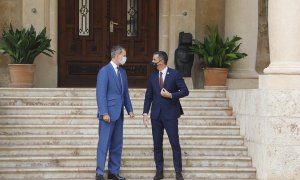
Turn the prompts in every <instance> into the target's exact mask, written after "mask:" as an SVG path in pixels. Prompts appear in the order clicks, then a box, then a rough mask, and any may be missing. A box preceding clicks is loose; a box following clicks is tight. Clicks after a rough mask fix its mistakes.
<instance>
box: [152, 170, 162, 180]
mask: <svg viewBox="0 0 300 180" xmlns="http://www.w3.org/2000/svg"><path fill="white" fill-rule="evenodd" d="M163 178H164V172H163V171H156V174H155V176H154V178H153V180H161V179H163Z"/></svg>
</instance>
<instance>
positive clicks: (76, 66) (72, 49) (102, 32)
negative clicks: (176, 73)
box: [58, 0, 159, 87]
mask: <svg viewBox="0 0 300 180" xmlns="http://www.w3.org/2000/svg"><path fill="white" fill-rule="evenodd" d="M58 9H59V11H58V19H59V20H58V22H59V25H58V42H59V43H58V86H59V87H95V85H96V78H97V73H98V71H99V69H100V68H101V67H102V66H103V65H105V64H107V63H108V62H109V61H110V59H111V58H110V50H111V47H112V46H114V45H121V46H123V47H125V48H126V50H127V62H126V64H125V66H124V67H125V69H126V71H127V75H128V81H129V86H130V87H146V80H147V76H148V75H149V74H150V73H151V72H152V69H151V66H150V62H151V60H152V54H153V52H154V51H156V50H157V49H158V9H159V8H158V0H59V1H58Z"/></svg>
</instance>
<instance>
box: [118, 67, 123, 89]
mask: <svg viewBox="0 0 300 180" xmlns="http://www.w3.org/2000/svg"><path fill="white" fill-rule="evenodd" d="M117 75H118V79H119V83H120V85H121V88H122V79H121V74H120V70H119V67H117Z"/></svg>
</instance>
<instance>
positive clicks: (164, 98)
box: [143, 51, 189, 180]
mask: <svg viewBox="0 0 300 180" xmlns="http://www.w3.org/2000/svg"><path fill="white" fill-rule="evenodd" d="M167 62H168V55H167V54H166V53H165V52H164V51H157V52H155V53H154V54H153V60H152V65H153V66H154V68H155V70H156V71H155V72H153V73H152V74H150V76H149V78H148V81H147V90H146V94H145V101H144V110H143V116H144V117H143V121H144V125H145V126H146V127H147V126H148V125H149V122H148V113H149V109H150V107H151V115H150V118H151V125H152V136H153V144H154V160H155V164H156V174H155V176H154V178H153V179H154V180H159V179H163V176H164V175H163V169H164V158H163V135H164V129H165V130H166V132H167V134H168V137H169V141H170V144H171V147H172V152H173V163H174V168H175V172H176V180H183V176H182V174H181V171H182V160H181V148H180V144H179V135H178V118H179V117H180V115H182V114H183V110H182V107H181V104H180V101H179V99H180V98H182V97H185V96H187V95H188V94H189V90H188V88H187V87H186V84H185V82H184V80H183V78H182V76H181V74H180V73H179V72H177V71H176V70H174V69H171V68H169V67H167Z"/></svg>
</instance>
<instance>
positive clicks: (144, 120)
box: [143, 114, 149, 127]
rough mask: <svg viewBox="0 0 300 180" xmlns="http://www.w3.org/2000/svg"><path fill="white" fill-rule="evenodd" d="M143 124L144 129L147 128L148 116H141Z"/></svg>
mask: <svg viewBox="0 0 300 180" xmlns="http://www.w3.org/2000/svg"><path fill="white" fill-rule="evenodd" d="M143 122H144V125H145V127H148V126H149V118H148V115H145V114H144V115H143Z"/></svg>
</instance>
